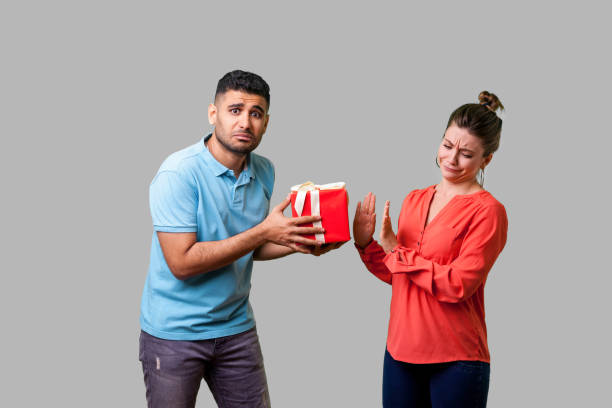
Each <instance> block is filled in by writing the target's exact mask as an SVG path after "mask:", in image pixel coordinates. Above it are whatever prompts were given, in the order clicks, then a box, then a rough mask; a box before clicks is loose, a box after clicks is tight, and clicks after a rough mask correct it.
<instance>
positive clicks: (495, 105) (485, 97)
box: [478, 91, 504, 112]
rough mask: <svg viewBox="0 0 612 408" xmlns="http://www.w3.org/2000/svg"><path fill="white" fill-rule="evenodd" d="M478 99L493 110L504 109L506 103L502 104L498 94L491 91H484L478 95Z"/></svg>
mask: <svg viewBox="0 0 612 408" xmlns="http://www.w3.org/2000/svg"><path fill="white" fill-rule="evenodd" d="M478 101H479V102H480V104H481V105H483V106H486V107H487V108H488V109H489V110H490V111H492V112H495V111H496V110H497V109H501V110H504V105H502V103H501V101H500V100H499V98H498V97H497V95H495V94H493V93H491V92H488V91H482V92H481V93H480V94H479V95H478Z"/></svg>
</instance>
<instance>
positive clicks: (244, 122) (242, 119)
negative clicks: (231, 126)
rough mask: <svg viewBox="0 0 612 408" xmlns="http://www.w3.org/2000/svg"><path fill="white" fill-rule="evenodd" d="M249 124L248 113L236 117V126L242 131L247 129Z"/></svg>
mask: <svg viewBox="0 0 612 408" xmlns="http://www.w3.org/2000/svg"><path fill="white" fill-rule="evenodd" d="M250 124H251V117H250V116H249V113H248V112H243V113H242V115H240V116H239V117H238V125H239V126H240V127H241V128H242V129H248V128H249V126H250Z"/></svg>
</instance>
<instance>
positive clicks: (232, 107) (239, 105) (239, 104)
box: [228, 102, 266, 113]
mask: <svg viewBox="0 0 612 408" xmlns="http://www.w3.org/2000/svg"><path fill="white" fill-rule="evenodd" d="M228 108H229V109H235V108H244V103H242V102H239V103H233V104H231V105H228ZM252 108H253V109H257V110H258V111H260V112H261V113H266V111H265V109H264V108H263V107H261V106H259V105H253V107H252Z"/></svg>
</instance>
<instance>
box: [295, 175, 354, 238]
mask: <svg viewBox="0 0 612 408" xmlns="http://www.w3.org/2000/svg"><path fill="white" fill-rule="evenodd" d="M345 186H346V183H343V182H339V183H329V184H323V185H317V184H314V183H313V182H311V181H307V182H306V183H302V184H298V185H295V186H293V187H291V191H296V192H297V195H296V197H295V204H294V208H295V212H296V213H297V215H298V217H301V216H302V211H303V210H304V202H305V201H306V193H307V192H309V191H310V215H315V216H316V215H321V204H320V201H319V190H333V189H338V188H344V187H345ZM313 226H314V227H317V228H322V227H323V224H322V223H321V221H316V222H314V223H313ZM315 239H316V240H317V241H319V242H325V235H324V234H315Z"/></svg>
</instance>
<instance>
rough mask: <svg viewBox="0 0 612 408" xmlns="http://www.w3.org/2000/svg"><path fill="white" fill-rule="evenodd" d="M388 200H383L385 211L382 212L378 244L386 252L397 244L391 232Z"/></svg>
mask: <svg viewBox="0 0 612 408" xmlns="http://www.w3.org/2000/svg"><path fill="white" fill-rule="evenodd" d="M389 206H390V203H389V201H387V202H385V212H384V214H383V220H382V226H381V229H380V242H379V244H380V246H381V247H382V248H383V250H384V251H385V252H386V253H389V252H391V250H392V249H393V248H395V247H396V246H397V237H396V236H395V233H394V232H393V226H392V225H391V217H389Z"/></svg>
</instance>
